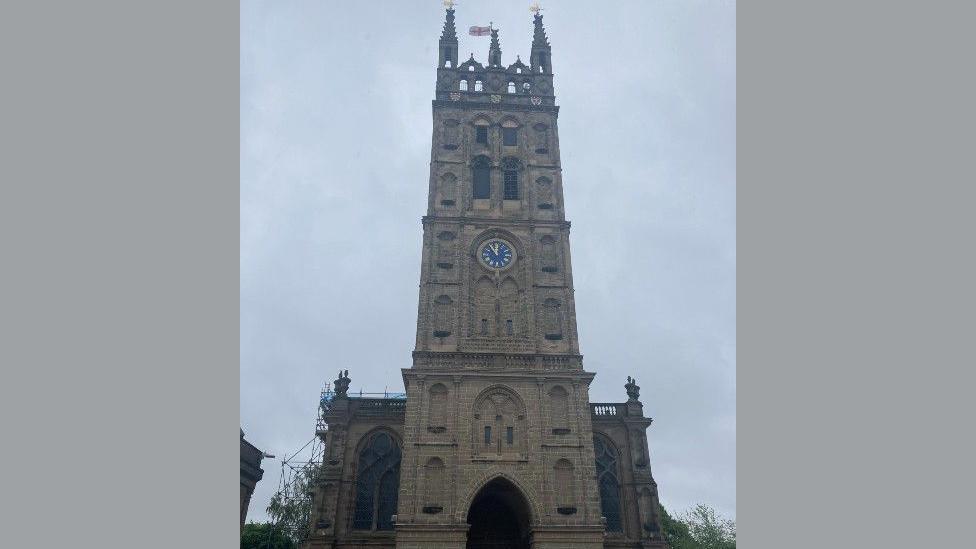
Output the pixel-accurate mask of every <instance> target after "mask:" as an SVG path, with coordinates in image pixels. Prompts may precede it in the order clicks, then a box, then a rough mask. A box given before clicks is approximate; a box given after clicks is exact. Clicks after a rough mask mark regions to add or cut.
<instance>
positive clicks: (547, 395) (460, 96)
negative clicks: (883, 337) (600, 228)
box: [309, 7, 666, 549]
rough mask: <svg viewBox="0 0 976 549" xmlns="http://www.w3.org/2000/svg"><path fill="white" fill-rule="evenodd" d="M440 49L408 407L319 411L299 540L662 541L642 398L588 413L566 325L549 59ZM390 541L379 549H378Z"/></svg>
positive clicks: (568, 278)
mask: <svg viewBox="0 0 976 549" xmlns="http://www.w3.org/2000/svg"><path fill="white" fill-rule="evenodd" d="M454 17H455V13H454V9H453V7H449V8H448V9H447V11H446V14H445V21H444V27H443V31H442V33H441V36H440V40H439V43H438V57H437V69H436V70H437V79H436V83H435V91H434V100H433V105H432V106H433V136H432V140H431V141H432V147H431V156H430V179H429V187H428V204H427V213H426V215H425V216H424V217H423V220H422V223H423V253H422V259H421V261H422V265H421V275H420V288H419V290H420V291H419V301H418V303H419V307H418V313H417V333H416V346H415V349H414V352H413V357H412V358H413V360H412V365H411V367H410V368H404V369H403V370H402V376H403V382H404V387H405V389H406V398H405V402H404V401H399V402H394V401H393V400H392V399H388V398H387V399H378V398H376V399H370V398H362V397H359V398H356V397H354V396H350V395H348V394H347V388H348V386H349V377H348V375H346V374H340V376H339V379H337V380H336V392H335V395H334V397H333V398H332V399H331V400H330V401H329V402H328V403H323V418H322V423H323V427H322V429H320V436H322V437H323V439H324V440H325V442H326V456H325V463H324V464H323V469H322V474H321V475H320V478H319V480H318V487H317V488H316V496H315V500H314V504H313V513H312V515H313V516H312V518H311V520H312V523H313V526H312V530H313V535H312V536H311V537H310V542H311V543H310V545H309V546H311V547H326V546H328V547H367V546H369V547H377V546H384V547H387V546H389V547H393V546H394V544H393V543H391V542H395V547H397V548H417V549H419V548H424V549H441V548H442V549H464V548H467V549H487V548H492V547H505V548H509V549H529V548H532V549H602V548H604V547H628V548H635V547H654V548H663V547H666V544H665V543H664V541H663V539H662V538H661V536H660V520H659V517H658V512H657V501H658V499H657V489H656V484H655V483H654V480H653V478H652V477H651V473H650V466H649V458H648V447H647V439H646V437H645V430H646V429H647V427H648V426H649V425H650V423H651V420H650V419H649V418H645V417H644V415H643V407H642V404H641V403H640V401H639V400H638V397H639V392H638V391H639V387H637V385H636V383H635V382H634V381H633V380H631V379H628V383H627V385H626V389H627V393H628V397H629V399H628V401H627V402H626V403H619V404H617V403H611V404H594V403H591V402H590V400H589V386H590V383H591V382H592V381H593V378H594V375H595V374H593V373H591V372H587V371H585V370H584V369H583V360H582V359H583V357H582V356H581V355H580V350H579V343H578V340H577V329H576V308H575V303H574V297H573V292H574V290H573V270H572V261H571V257H570V246H569V234H570V223H569V221H567V220H566V216H565V211H564V207H563V191H564V188H563V177H562V170H561V167H560V150H559V134H558V126H557V118H558V113H559V107H558V106H557V105H556V102H555V94H554V89H553V65H552V56H551V53H552V52H551V47H550V44H549V40H548V37H547V36H546V31H545V28H544V26H543V19H542V15H541V14H540V13H538V11H536V14H535V17H534V21H533V35H532V43H531V49H530V54H529V63H528V64H525V63H524V62H523V61H522V60H521V58H519V57H516V59H515V61H514V62H513V63H510V64H508V65H506V64H504V63H503V57H502V50H501V43H500V38H499V31H498V29H490V34H491V39H490V42H489V48H488V49H489V51H488V52H487V53H488V57H487V59H488V62H487V64H482V63H480V62H478V61H476V60H475V58H474V56H473V55H471V56H470V57H469V58H468V59H467V60H465V61H463V62H459V57H458V40H457V30H456V27H455V19H454ZM388 543H390V545H387V544H388Z"/></svg>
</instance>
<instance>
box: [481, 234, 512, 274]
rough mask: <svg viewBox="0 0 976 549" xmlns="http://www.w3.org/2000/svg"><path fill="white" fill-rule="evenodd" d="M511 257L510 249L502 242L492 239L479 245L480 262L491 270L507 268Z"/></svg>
mask: <svg viewBox="0 0 976 549" xmlns="http://www.w3.org/2000/svg"><path fill="white" fill-rule="evenodd" d="M512 257H513V255H512V248H511V247H510V246H509V245H508V244H507V243H505V242H504V241H501V240H498V239H494V238H493V239H491V240H489V241H487V242H485V243H484V244H482V245H481V260H482V261H484V262H485V265H487V266H489V267H491V268H492V269H504V268H505V267H508V266H509V264H511V263H512Z"/></svg>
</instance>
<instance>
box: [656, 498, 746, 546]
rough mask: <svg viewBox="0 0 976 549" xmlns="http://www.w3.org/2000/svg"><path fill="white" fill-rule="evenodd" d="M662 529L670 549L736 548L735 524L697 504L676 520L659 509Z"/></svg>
mask: <svg viewBox="0 0 976 549" xmlns="http://www.w3.org/2000/svg"><path fill="white" fill-rule="evenodd" d="M658 510H659V512H660V513H661V530H662V533H663V534H664V538H665V539H666V540H667V542H668V544H669V545H671V549H735V521H734V520H731V519H726V518H723V517H721V516H719V515H718V514H717V513H716V512H715V510H714V509H712V508H711V507H709V506H707V505H704V504H701V503H699V504H698V505H696V506H695V507H694V508H693V509H691V510H690V511H688V512H686V513H685V514H683V515H681V516H679V517H672V516H671V515H669V514H668V512H667V511H666V510H665V509H664V507H663V506H658Z"/></svg>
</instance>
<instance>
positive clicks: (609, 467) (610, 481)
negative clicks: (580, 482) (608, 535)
mask: <svg viewBox="0 0 976 549" xmlns="http://www.w3.org/2000/svg"><path fill="white" fill-rule="evenodd" d="M593 453H594V454H595V456H596V479H597V486H598V487H599V489H600V511H601V513H602V514H603V516H604V517H606V519H607V531H609V532H621V531H623V523H622V521H621V516H620V480H619V477H618V474H619V473H618V472H617V456H618V455H619V454H618V452H617V449H616V448H615V447H614V446H613V444H611V443H610V442H609V441H607V440H605V439H604V438H603V437H600V436H596V437H593Z"/></svg>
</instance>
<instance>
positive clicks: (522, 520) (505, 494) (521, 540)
mask: <svg viewBox="0 0 976 549" xmlns="http://www.w3.org/2000/svg"><path fill="white" fill-rule="evenodd" d="M468 524H470V525H471V528H470V529H469V530H468V544H467V546H466V547H467V549H529V525H530V524H531V511H530V509H529V503H528V501H526V500H525V496H523V495H522V493H521V492H520V491H519V489H518V488H516V487H515V485H513V484H512V483H511V482H509V481H507V480H505V479H503V478H496V479H494V480H492V481H491V482H489V483H488V484H486V485H485V486H484V488H482V489H481V491H480V492H478V495H477V496H475V498H474V500H473V501H472V502H471V507H470V508H469V509H468Z"/></svg>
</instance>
